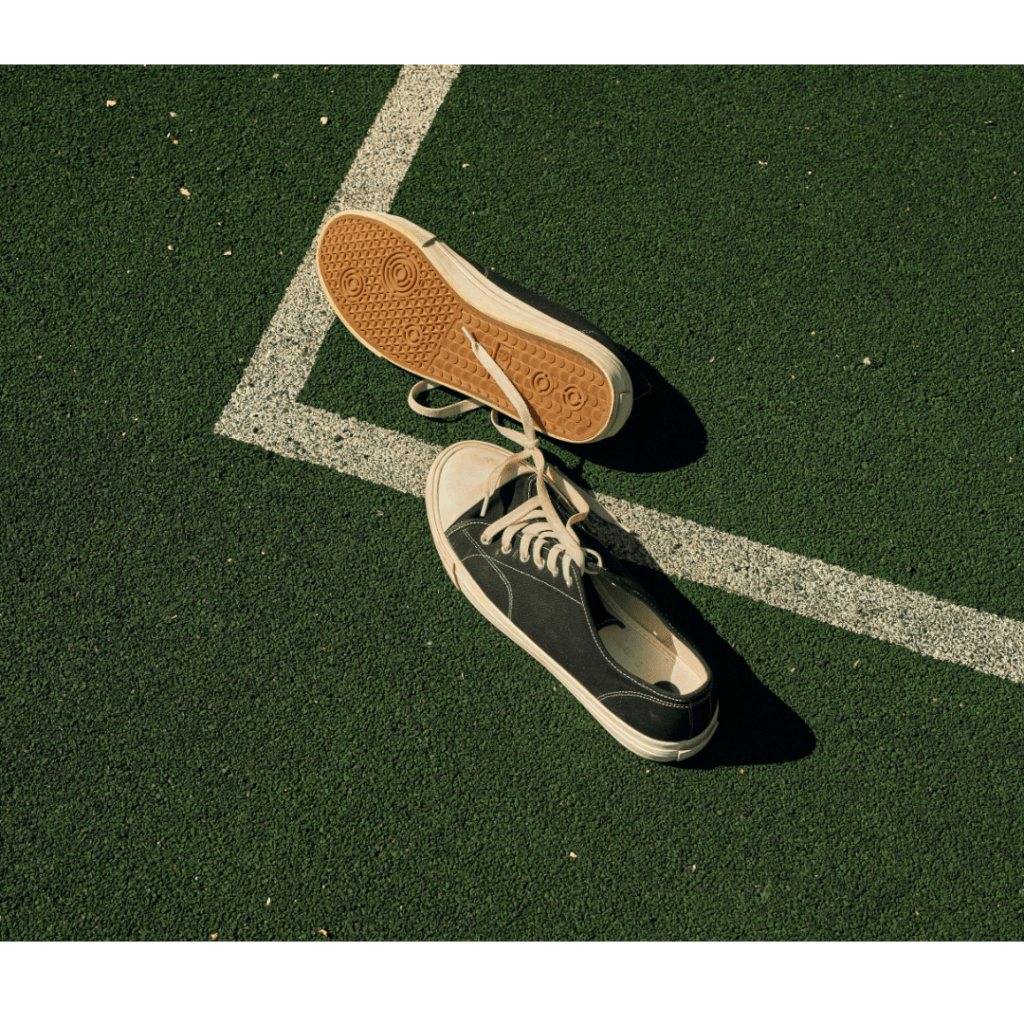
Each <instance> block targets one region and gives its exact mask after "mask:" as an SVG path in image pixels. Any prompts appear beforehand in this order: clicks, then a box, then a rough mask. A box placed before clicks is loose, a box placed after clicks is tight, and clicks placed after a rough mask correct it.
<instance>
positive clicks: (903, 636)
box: [214, 66, 1024, 682]
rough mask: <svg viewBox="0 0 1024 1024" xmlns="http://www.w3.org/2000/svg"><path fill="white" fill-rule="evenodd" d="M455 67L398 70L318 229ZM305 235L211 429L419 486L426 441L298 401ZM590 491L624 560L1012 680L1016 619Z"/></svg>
mask: <svg viewBox="0 0 1024 1024" xmlns="http://www.w3.org/2000/svg"><path fill="white" fill-rule="evenodd" d="M458 72H459V68H458V66H431V67H421V66H406V67H404V68H403V69H402V71H401V73H400V74H399V77H398V81H397V83H396V84H395V87H394V88H393V89H392V90H391V92H390V93H389V95H388V98H387V100H386V101H385V103H384V106H383V107H382V108H381V111H380V114H379V115H378V116H377V119H376V121H374V123H373V126H372V127H371V128H370V131H369V133H368V134H367V136H366V140H365V141H364V143H363V145H362V147H361V148H360V150H359V152H358V153H357V154H356V158H355V160H354V161H353V163H352V167H351V168H350V170H349V173H348V175H347V176H346V178H345V181H344V183H343V184H342V186H341V188H340V189H339V190H338V193H337V194H336V195H335V197H334V199H333V200H332V201H331V204H330V205H329V206H328V208H327V211H326V213H325V214H324V218H323V221H322V222H321V225H320V227H321V228H322V227H323V225H324V224H326V222H327V221H328V220H329V219H330V218H331V217H332V216H333V215H334V214H335V213H336V212H338V211H339V210H342V209H346V208H349V207H354V208H361V209H368V210H380V211H382V212H387V210H389V209H390V207H391V203H392V201H393V199H394V197H395V193H396V192H397V191H398V186H399V185H400V184H401V181H402V178H403V177H404V176H405V172H406V170H407V169H408V167H409V165H410V163H411V162H412V159H413V157H414V156H415V154H416V150H417V149H418V147H419V144H420V142H421V141H422V140H423V138H424V136H425V135H426V133H427V130H428V129H429V127H430V125H431V123H432V121H433V119H434V115H435V114H436V113H437V110H438V107H440V105H441V102H442V101H443V100H444V97H445V95H446V93H447V91H448V88H449V87H450V86H451V83H452V82H453V81H454V80H455V77H456V76H457V75H458ZM319 230H320V229H318V230H317V235H319ZM315 242H316V238H315V237H314V240H313V243H312V244H311V245H310V248H309V251H308V252H307V254H306V256H305V258H304V259H303V261H302V264H301V265H300V267H299V269H298V271H297V272H296V275H295V277H294V279H293V280H292V282H291V284H290V285H289V286H288V290H287V291H286V292H285V296H284V298H283V299H282V301H281V304H280V306H279V307H278V309H277V311H276V313H275V314H274V316H273V318H272V320H271V322H270V326H269V327H268V328H267V330H266V331H265V332H264V334H263V337H262V339H261V340H260V343H259V346H258V347H257V349H256V352H255V354H254V356H253V359H252V361H251V362H250V364H249V366H248V367H247V368H246V371H245V373H244V375H243V377H242V380H241V383H240V384H239V385H238V387H237V388H236V390H235V393H234V394H233V395H232V396H231V399H230V401H229V402H228V404H227V405H226V406H225V408H224V411H223V413H222V414H221V417H220V419H219V420H218V422H217V424H216V426H215V428H214V429H215V430H216V432H217V433H219V434H223V435H225V436H227V437H231V438H234V439H235V440H238V441H245V442H246V443H248V444H256V445H259V446H260V447H261V448H265V449H267V450H268V451H273V452H276V453H278V454H279V455H285V456H287V457H289V458H295V459H303V460H305V461H307V462H313V463H316V464H317V465H321V466H327V467H329V468H331V469H335V470H338V471H339V472H342V473H348V474H351V475H352V476H357V477H359V478H360V479H362V480H367V481H369V482H371V483H374V484H381V485H383V486H385V487H391V488H393V489H395V490H398V491H403V492H405V493H407V494H413V495H416V496H417V497H423V495H424V492H425V487H426V478H427V471H428V469H429V467H430V464H431V463H432V462H433V460H434V459H435V458H436V457H437V455H438V454H439V453H440V452H441V450H442V449H441V448H440V447H439V446H438V445H432V444H426V443H425V442H423V441H419V440H417V439H416V438H413V437H407V436H406V435H404V434H400V433H398V432H396V431H394V430H388V429H386V428H384V427H378V426H375V425H374V424H372V423H364V422H362V421H361V420H357V419H356V418H355V417H350V418H348V419H344V418H342V417H341V416H338V415H336V414H335V413H330V412H325V411H324V410H322V409H314V408H312V407H310V406H307V405H302V404H300V403H299V402H297V401H296V397H297V396H298V394H299V392H300V391H301V390H302V388H303V387H304V386H305V383H306V379H307V377H308V376H309V374H310V371H311V370H312V368H313V363H314V361H315V359H316V355H317V352H318V351H319V350H320V345H321V344H322V343H323V340H324V337H325V336H326V334H327V331H328V329H329V328H330V326H331V324H332V323H333V321H334V312H333V311H332V310H331V308H330V306H329V305H328V303H327V300H326V298H325V297H324V296H323V294H322V292H321V289H320V285H319V281H318V280H317V275H316V266H315ZM480 415H481V416H482V417H483V414H482V413H481V414H480ZM482 422H486V418H485V417H484V418H483V419H482ZM335 438H337V439H338V440H335ZM598 497H599V498H600V500H601V501H602V502H603V503H604V504H605V505H606V506H607V507H608V508H609V509H610V510H611V511H612V512H614V513H615V515H616V516H618V518H619V519H620V521H621V522H622V523H623V525H624V526H626V527H627V528H629V529H631V530H632V531H633V532H634V534H635V541H632V542H626V546H625V547H624V548H623V549H622V550H621V551H620V553H621V554H624V555H625V556H626V557H628V558H631V559H633V560H634V561H641V562H648V563H649V564H653V565H656V566H657V567H658V568H660V569H661V570H662V571H664V572H666V573H668V574H669V575H673V576H678V577H680V578H682V579H687V580H692V581H694V582H696V583H702V584H704V585H706V586H709V587H717V588H719V589H721V590H726V591H728V592H729V593H733V594H738V595H741V596H743V597H748V598H751V599H752V600H755V601H761V602H763V603H765V604H768V605H771V606H773V607H775V608H781V609H784V610H786V611H790V612H795V613H796V614H797V615H802V616H804V617H806V618H809V619H814V620H816V621H818V622H824V623H827V624H829V625H832V626H838V627H839V628H840V629H845V630H849V631H851V632H853V633H858V634H860V635H863V636H869V637H873V638H875V639H877V640H884V641H886V642H887V643H892V644H897V645H898V646H900V647H906V648H907V649H909V650H911V651H915V652H917V653H918V654H923V655H925V656H927V657H929V658H935V659H937V660H940V661H948V662H952V663H954V664H958V665H964V666H966V667H967V668H971V669H975V670H977V671H979V672H984V673H986V674H988V675H992V676H998V677H999V678H1002V679H1009V680H1013V681H1014V682H1024V623H1021V622H1017V621H1016V620H1014V619H1007V618H1001V617H1000V616H998V615H991V614H989V613H988V612H980V611H977V610H975V609H973V608H964V607H961V606H959V605H955V604H951V603H950V602H948V601H942V600H939V599H938V598H936V597H932V596H930V595H928V594H922V593H920V592H918V591H914V590H908V589H906V588H905V587H900V586H897V585H896V584H894V583H889V582H887V581H885V580H879V579H875V578H874V577H871V576H861V575H858V574H857V573H853V572H850V571H849V570H847V569H842V568H840V567H838V566H834V565H828V564H827V563H825V562H822V561H819V560H818V559H814V558H805V557H803V556H802V555H795V554H791V553H789V552H786V551H781V550H779V549H778V548H773V547H769V546H768V545H766V544H759V543H757V542H756V541H752V540H747V539H746V538H744V537H737V536H734V535H733V534H728V533H722V532H721V531H719V530H714V529H712V528H711V527H708V526H702V525H700V524H699V523H694V522H690V521H689V520H686V519H680V518H677V517H675V516H669V515H665V514H664V513H662V512H658V511H654V510H652V509H647V508H644V507H643V506H640V505H634V504H632V503H630V502H627V501H622V500H621V499H619V498H613V497H608V496H604V495H598Z"/></svg>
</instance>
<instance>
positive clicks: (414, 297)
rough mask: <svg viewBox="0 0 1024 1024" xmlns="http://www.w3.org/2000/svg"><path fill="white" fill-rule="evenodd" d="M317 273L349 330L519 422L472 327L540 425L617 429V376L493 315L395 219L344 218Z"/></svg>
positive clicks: (564, 433) (551, 431) (581, 430)
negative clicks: (480, 353) (481, 356)
mask: <svg viewBox="0 0 1024 1024" xmlns="http://www.w3.org/2000/svg"><path fill="white" fill-rule="evenodd" d="M427 244H429V243H427ZM317 271H318V273H319V276H320V281H321V284H322V285H323V288H324V291H325V293H326V294H327V297H328V299H329V300H330V303H331V305H332V306H333V308H334V311H335V312H336V313H337V314H338V317H339V318H340V319H341V321H342V322H343V323H344V324H345V326H346V327H347V328H348V329H349V331H351V333H352V334H353V335H354V336H355V337H356V338H357V339H358V340H359V341H360V342H362V344H363V345H365V346H366V347H367V348H368V349H370V351H372V352H374V353H375V354H376V355H378V356H381V357H383V358H384V359H387V360H388V361H389V362H391V363H394V364H395V365H396V366H400V367H402V368H403V369H405V370H408V371H409V372H411V373H414V374H417V375H418V376H420V377H423V378H425V379H426V380H429V381H432V382H433V383H434V384H440V385H443V386H445V387H448V388H451V389H452V390H453V391H457V392H460V393H461V394H464V395H467V396H468V397H470V398H472V399H474V400H476V401H478V402H482V403H483V404H485V405H488V406H490V407H491V408H493V409H498V410H500V411H501V412H502V413H504V414H506V415H507V416H509V418H511V419H518V417H517V416H516V414H515V410H514V409H513V408H512V406H511V404H510V403H509V401H508V399H507V398H506V397H505V395H504V393H503V392H502V391H501V389H500V388H499V387H498V386H497V384H495V383H494V381H493V380H492V379H491V377H490V375H489V374H488V373H487V371H486V370H485V369H484V368H483V367H482V366H481V365H480V363H479V362H478V361H477V360H476V358H475V357H474V356H473V354H472V351H471V350H470V346H469V340H468V339H467V338H466V335H465V333H464V332H463V327H467V328H468V329H469V330H470V331H471V332H472V334H473V336H474V337H475V338H476V340H477V342H478V343H479V344H480V345H482V346H483V347H484V348H485V349H486V350H487V351H488V352H489V353H490V355H491V356H492V357H493V358H494V359H495V361H496V362H497V363H498V365H499V366H500V367H501V368H502V369H503V370H504V371H505V373H507V374H508V376H509V377H510V378H511V380H512V382H513V384H515V386H516V389H517V390H518V391H519V392H520V394H522V396H523V397H524V398H525V399H526V403H527V405H528V406H529V408H530V414H531V416H532V417H533V418H534V422H535V424H536V425H537V428H538V429H539V430H541V431H543V432H544V433H545V434H548V435H550V436H551V437H555V438H558V439H559V440H564V441H568V442H585V441H591V440H594V439H595V438H597V437H598V435H600V434H602V432H603V431H604V430H605V429H606V427H607V426H608V423H609V421H610V420H611V418H612V415H613V413H614V412H615V392H614V389H613V382H612V381H610V380H609V379H608V376H607V375H606V374H605V373H604V372H603V371H602V370H601V369H600V368H599V366H598V365H597V364H596V363H595V362H593V361H591V360H590V359H588V358H587V357H586V356H584V355H582V354H581V353H579V352H575V351H572V350H571V349H570V348H568V347H566V346H564V345H560V344H559V343H558V342H556V341H553V340H552V339H550V338H545V337H543V336H542V335H541V334H540V333H534V332H531V331H529V330H525V329H522V328H520V327H513V326H509V324H508V323H506V322H502V321H501V320H500V319H498V318H496V317H495V316H494V315H493V314H488V313H486V312H484V311H483V310H482V309H481V308H480V306H479V305H478V304H474V303H473V302H471V301H469V300H468V299H467V298H466V297H465V296H463V295H462V294H460V293H459V291H458V290H456V288H454V287H453V286H452V285H451V284H449V282H448V281H447V280H446V279H445V278H444V277H443V276H442V274H441V273H439V272H438V270H437V269H436V268H435V266H434V265H433V263H431V261H430V260H429V259H428V258H427V256H426V255H425V253H424V251H423V248H422V247H421V246H420V245H418V244H416V243H415V242H414V241H412V240H411V239H410V238H408V237H407V236H406V235H405V234H403V233H402V232H401V231H398V230H396V229H395V228H393V227H392V226H390V225H389V224H387V223H384V222H382V221H380V220H376V219H372V218H371V217H364V216H359V215H358V214H355V213H345V214H342V215H339V216H337V217H335V218H334V219H333V220H332V221H331V222H330V223H329V224H328V225H327V227H326V228H325V229H324V232H323V234H322V236H321V239H320V242H319V245H318V246H317Z"/></svg>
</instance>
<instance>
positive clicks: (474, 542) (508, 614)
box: [462, 535, 512, 621]
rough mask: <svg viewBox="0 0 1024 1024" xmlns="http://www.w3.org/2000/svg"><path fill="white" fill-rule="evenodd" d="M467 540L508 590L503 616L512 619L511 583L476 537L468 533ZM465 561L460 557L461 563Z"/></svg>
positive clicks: (471, 556)
mask: <svg viewBox="0 0 1024 1024" xmlns="http://www.w3.org/2000/svg"><path fill="white" fill-rule="evenodd" d="M469 542H470V543H471V544H472V545H473V547H475V548H476V549H477V551H479V552H480V557H481V558H483V559H485V560H486V561H487V562H488V564H489V565H490V567H491V568H492V569H493V570H494V571H495V572H496V573H497V574H498V578H499V579H500V580H501V582H502V583H504V584H505V589H506V590H507V591H508V611H507V612H506V613H505V618H507V619H509V620H510V621H511V619H512V585H511V584H510V583H509V581H508V580H507V579H506V578H505V574H504V573H503V572H502V571H501V568H499V566H498V563H497V562H496V561H495V560H494V559H493V558H491V556H490V555H489V554H487V552H486V551H484V550H483V549H482V548H481V547H480V545H479V544H478V543H477V540H476V538H475V537H473V536H472V535H470V537H469ZM469 557H470V558H473V557H474V556H473V555H470V556H469ZM467 561H468V559H465V558H464V559H462V564H463V565H465V564H466V562H467Z"/></svg>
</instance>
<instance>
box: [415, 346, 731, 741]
mask: <svg viewBox="0 0 1024 1024" xmlns="http://www.w3.org/2000/svg"><path fill="white" fill-rule="evenodd" d="M467 338H468V344H469V347H470V350H471V351H472V353H473V354H474V355H475V357H476V358H477V359H478V360H479V362H480V363H481V364H482V366H483V367H485V368H486V370H487V371H488V372H489V374H490V375H491V376H492V377H493V378H494V380H495V381H497V382H498V384H499V386H500V387H501V389H502V391H503V392H504V393H505V395H506V396H507V397H508V399H509V402H510V404H511V405H513V406H514V407H516V411H517V414H518V417H519V419H520V421H521V422H522V423H523V425H524V427H525V431H526V432H525V435H524V434H521V433H519V432H518V431H514V430H510V429H507V428H504V427H502V426H501V425H500V424H499V422H498V418H497V414H496V413H493V412H492V414H491V419H492V422H493V423H494V425H495V426H496V427H497V428H498V430H499V431H500V432H501V433H502V434H504V435H505V436H506V437H508V438H509V439H510V440H514V441H516V442H517V443H519V444H521V445H522V447H523V449H524V450H523V451H521V452H519V453H518V454H514V453H511V452H509V451H508V450H507V449H505V448H501V447H499V446H498V445H493V444H487V443H486V442H483V441H463V442H461V443H459V444H455V445H452V446H451V447H450V448H446V449H445V450H444V451H443V452H442V453H441V454H440V455H439V456H438V457H437V459H436V460H435V461H434V464H433V465H432V466H431V468H430V473H429V475H428V477H427V494H426V499H427V517H428V519H429V521H430V532H431V534H432V536H433V539H434V544H435V546H436V547H437V550H438V553H439V554H440V556H441V561H442V562H443V563H444V567H445V569H446V570H447V572H448V575H449V576H450V577H451V579H452V582H453V583H454V584H455V586H456V587H457V588H458V589H459V590H460V591H461V592H462V593H463V594H464V595H465V596H466V597H467V598H468V599H469V601H470V603H471V604H473V606H474V607H475V608H476V609H477V610H478V611H480V612H481V613H482V614H483V615H484V617H485V618H487V619H488V620H489V621H490V622H491V623H492V624H493V625H495V626H497V627H498V629H500V630H501V631H502V632H503V633H504V634H505V635H506V636H508V637H510V638H511V639H512V640H514V641H515V642H516V643H517V644H519V646H520V647H522V648H523V649H524V650H526V651H527V652H528V653H529V654H531V655H532V656H533V657H534V658H536V659H537V661H539V662H540V663H541V664H542V665H544V666H545V667H546V668H547V669H548V670H549V671H551V672H552V674H553V675H554V676H555V677H556V678H557V679H559V680H560V681H561V682H562V683H563V684H564V685H565V686H566V687H567V688H568V689H569V690H570V691H571V692H572V694H573V695H574V696H575V697H576V698H577V699H578V700H579V701H580V702H581V703H582V704H583V705H584V707H586V709H587V710H588V711H589V712H590V713H591V714H592V715H593V716H594V717H595V718H596V719H597V720H598V721H599V722H600V723H601V725H603V726H604V727H605V729H607V730H608V732H610V733H611V734H612V736H614V737H615V739H617V740H618V741H619V742H620V743H621V744H622V745H623V746H625V747H627V748H628V749H629V750H631V751H633V753H635V754H639V755H640V756H641V757H646V758H649V759H650V760H652V761H681V760H683V759H684V758H687V757H690V756H691V755H693V754H695V753H697V751H699V750H700V749H702V748H703V747H704V746H705V745H706V744H707V742H708V741H709V740H710V739H711V736H712V734H713V733H714V731H715V729H716V728H717V726H718V693H717V686H716V683H715V680H714V679H713V678H712V673H711V669H710V668H709V667H708V664H707V662H706V661H705V660H704V658H702V657H701V655H700V654H699V653H698V652H697V651H696V650H695V649H694V647H693V645H692V644H691V643H690V642H689V641H688V640H687V639H686V637H684V636H683V635H682V634H681V633H680V632H679V631H678V630H677V629H675V627H673V626H672V625H671V624H670V622H669V621H668V620H667V619H666V618H665V617H664V616H663V615H662V614H661V613H660V612H659V611H658V610H657V609H656V607H655V605H654V603H653V601H652V600H651V598H650V596H649V595H648V594H647V593H646V592H645V591H644V590H643V588H642V587H641V586H640V584H639V583H638V582H637V581H636V580H634V579H633V578H632V577H631V576H630V575H629V574H628V573H627V572H626V570H625V568H624V567H623V566H622V564H621V563H620V562H619V561H618V560H617V559H616V558H615V557H614V555H612V553H611V552H610V551H608V549H607V548H606V547H605V546H604V545H603V544H602V543H601V542H600V541H599V540H598V538H597V537H595V536H593V535H592V534H591V533H590V532H589V531H587V529H586V528H585V527H584V526H583V525H582V520H583V519H584V517H585V516H586V515H587V513H588V512H593V513H594V514H596V515H597V516H599V517H601V518H604V519H607V520H609V521H611V522H615V519H614V517H613V516H612V515H611V513H609V512H608V511H607V510H606V509H604V508H603V506H601V505H600V503H599V502H598V501H597V499H596V498H595V497H594V496H593V495H592V494H589V493H584V492H583V491H581V490H580V489H578V488H577V487H576V486H575V485H574V484H573V483H572V482H571V481H570V480H568V478H566V477H565V476H564V475H563V474H562V473H560V472H558V471H557V470H556V469H555V468H554V467H552V466H549V465H547V464H546V463H545V460H544V454H543V452H542V451H541V449H540V448H539V447H538V446H537V439H536V434H535V432H534V425H533V423H532V421H531V417H530V414H529V410H528V409H527V408H526V403H525V402H524V401H523V399H522V398H521V397H520V396H519V395H518V394H517V393H516V391H515V388H514V387H513V386H512V384H511V383H510V381H509V379H508V377H507V376H506V375H505V374H504V373H503V372H502V370H501V368H500V367H499V366H498V365H497V363H495V361H494V360H493V359H492V358H491V357H490V355H488V353H487V352H486V351H485V350H484V349H483V348H482V347H481V346H479V345H477V343H476V342H475V340H474V339H472V338H471V337H470V336H469V333H468V331H467Z"/></svg>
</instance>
